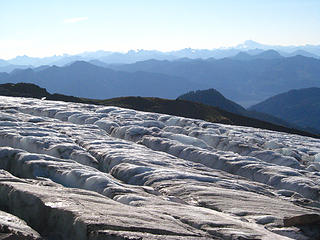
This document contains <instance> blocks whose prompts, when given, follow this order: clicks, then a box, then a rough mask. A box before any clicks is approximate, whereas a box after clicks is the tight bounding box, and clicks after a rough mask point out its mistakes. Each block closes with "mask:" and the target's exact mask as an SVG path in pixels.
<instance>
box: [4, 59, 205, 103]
mask: <svg viewBox="0 0 320 240" xmlns="http://www.w3.org/2000/svg"><path fill="white" fill-rule="evenodd" d="M18 82H26V83H34V84H37V85H39V86H41V87H44V88H47V89H48V90H49V91H50V92H59V93H62V94H67V95H74V96H79V97H88V98H98V99H106V98H112V97H120V96H153V97H165V98H176V97H177V96H178V95H180V94H181V93H183V92H187V91H190V90H192V89H195V88H197V87H198V86H199V85H198V84H196V83H193V82H190V81H188V80H186V79H184V78H181V77H177V76H169V75H166V74H162V73H151V72H142V71H138V72H133V73H131V72H123V71H116V70H112V69H108V68H104V67H99V66H96V65H93V64H90V63H87V62H83V61H78V62H74V63H72V64H70V65H67V66H64V67H57V66H52V67H49V66H43V67H40V68H37V69H30V68H29V69H24V70H15V71H13V72H12V73H10V74H8V73H2V74H0V83H18Z"/></svg>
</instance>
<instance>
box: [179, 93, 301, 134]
mask: <svg viewBox="0 0 320 240" xmlns="http://www.w3.org/2000/svg"><path fill="white" fill-rule="evenodd" d="M178 99H183V100H188V101H192V102H198V103H203V104H206V105H209V106H213V107H218V108H220V109H222V110H224V111H227V112H231V113H235V114H238V115H242V116H245V117H249V118H255V119H258V120H261V121H266V122H270V123H273V124H276V125H281V126H285V127H289V128H299V126H297V125H295V124H291V123H289V122H286V121H284V120H282V119H280V118H277V117H274V116H272V115H269V114H266V113H261V112H257V111H248V110H246V109H245V108H243V107H242V106H240V105H239V104H237V103H235V102H233V101H230V100H229V99H227V98H225V97H224V96H223V95H222V94H221V93H220V92H218V91H217V90H215V89H208V90H198V91H195V92H194V91H191V92H189V93H186V94H183V95H181V96H179V97H178ZM302 130H304V129H302Z"/></svg>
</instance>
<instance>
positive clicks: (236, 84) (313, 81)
mask: <svg viewBox="0 0 320 240" xmlns="http://www.w3.org/2000/svg"><path fill="white" fill-rule="evenodd" d="M266 55H269V56H270V55H272V56H274V55H275V54H274V53H273V52H271V54H270V52H269V53H268V54H266ZM110 67H112V68H113V69H117V70H122V71H128V72H136V71H145V72H157V73H162V74H166V75H172V76H178V77H182V78H184V79H187V80H189V81H190V82H193V83H197V84H199V85H201V86H199V87H197V88H195V89H201V88H202V89H205V88H215V89H217V90H218V91H219V92H221V93H222V94H223V95H224V96H226V97H227V98H229V99H231V100H233V101H235V102H238V103H240V104H241V105H243V106H245V107H247V106H250V105H253V104H255V103H258V102H261V101H263V100H265V99H266V98H268V97H271V96H274V95H276V94H279V93H281V92H285V91H288V90H290V89H295V88H297V89H299V88H307V87H320V80H319V79H320V60H319V59H315V58H309V57H303V56H295V57H288V58H284V57H276V58H271V59H261V58H258V59H251V60H247V61H239V60H236V59H231V58H224V59H220V60H214V59H207V60H203V59H193V60H189V61H185V60H184V61H181V60H176V61H159V60H148V61H142V62H137V63H134V64H124V65H113V66H110ZM195 89H193V90H195Z"/></svg>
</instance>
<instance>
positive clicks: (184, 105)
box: [0, 83, 320, 138]
mask: <svg viewBox="0 0 320 240" xmlns="http://www.w3.org/2000/svg"><path fill="white" fill-rule="evenodd" d="M0 95H4V96H15V97H33V98H45V99H46V100H59V101H66V102H79V103H89V104H98V105H106V106H118V107H124V108H130V109H135V110H140V111H147V112H157V113H164V114H170V115H176V116H182V117H190V118H195V119H202V120H206V121H209V122H216V123H225V124H231V125H239V126H248V127H256V128H262V129H269V130H274V131H280V132H287V133H293V134H299V135H303V136H310V137H315V138H320V135H317V134H312V133H309V132H306V131H301V130H297V129H293V128H288V127H284V126H279V125H276V124H272V123H269V122H266V121H261V120H257V119H254V118H249V117H245V116H241V115H238V114H234V113H230V112H227V111H225V110H222V109H220V108H217V107H212V106H208V105H204V104H201V103H196V102H191V101H185V100H180V99H177V100H169V99H161V98H154V97H121V98H112V99H106V100H96V99H87V98H79V97H73V96H66V95H62V94H50V93H48V92H47V91H46V89H44V88H40V87H39V86H37V85H34V84H27V83H18V84H12V83H9V84H0Z"/></svg>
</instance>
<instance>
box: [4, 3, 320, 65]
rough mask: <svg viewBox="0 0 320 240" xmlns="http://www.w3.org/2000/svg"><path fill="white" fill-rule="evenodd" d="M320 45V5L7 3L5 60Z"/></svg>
mask: <svg viewBox="0 0 320 240" xmlns="http://www.w3.org/2000/svg"><path fill="white" fill-rule="evenodd" d="M248 39H251V40H254V41H257V42H261V43H264V44H278V45H304V44H316V45H318V44H320V0H161V1H160V0H90V1H89V0H87V1H81V0H65V1H60V0H52V1H51V0H20V1H19V0H0V58H2V59H8V58H13V57H15V56H17V55H24V54H26V55H29V56H41V57H42V56H50V55H54V54H62V53H70V54H74V53H80V52H83V51H95V50H111V51H127V50H129V49H157V50H162V51H166V50H173V49H182V48H186V47H191V48H208V49H212V48H218V47H222V46H234V45H237V44H239V43H241V42H243V41H245V40H248Z"/></svg>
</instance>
